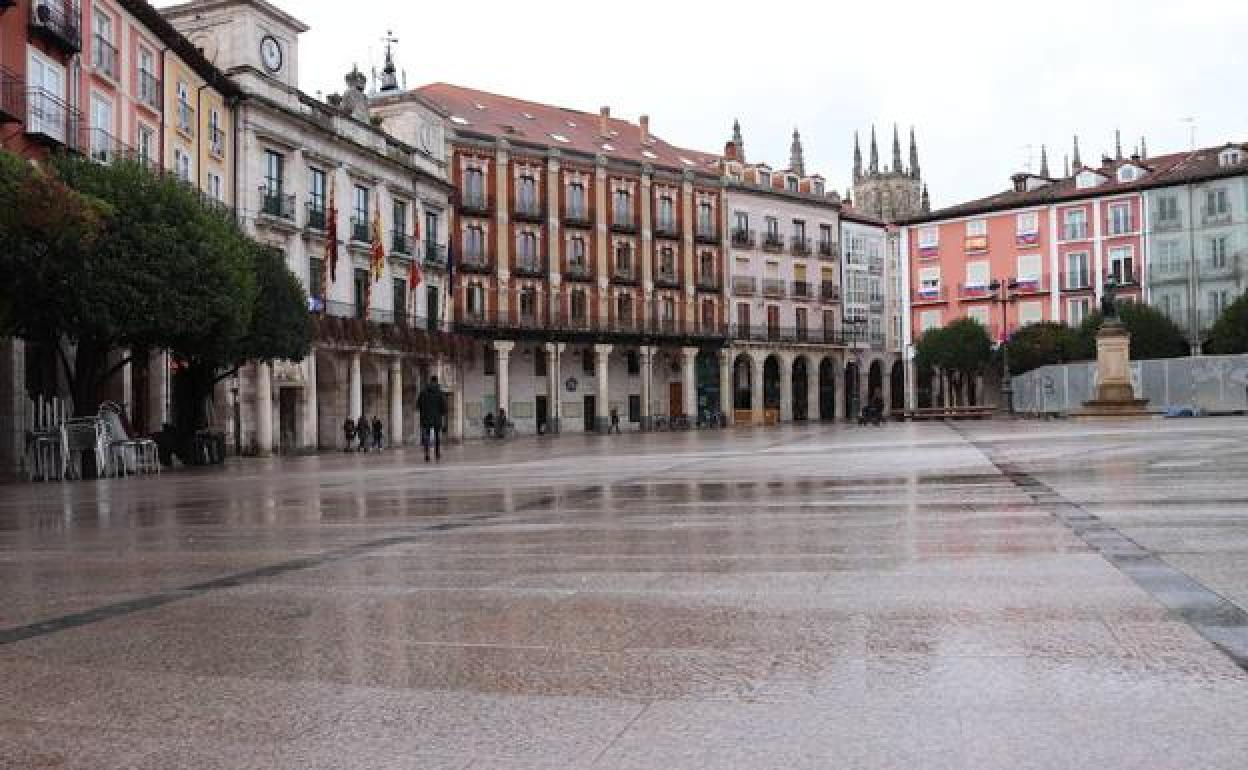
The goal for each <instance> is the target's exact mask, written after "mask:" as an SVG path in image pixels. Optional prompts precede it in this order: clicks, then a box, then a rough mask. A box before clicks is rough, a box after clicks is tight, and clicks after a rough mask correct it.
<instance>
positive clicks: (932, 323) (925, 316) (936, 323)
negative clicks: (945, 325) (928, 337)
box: [919, 310, 940, 333]
mask: <svg viewBox="0 0 1248 770" xmlns="http://www.w3.org/2000/svg"><path fill="white" fill-rule="evenodd" d="M938 328H940V311H939V310H924V311H923V312H922V313H919V332H920V333H922V332H925V331H927V330H929V329H938Z"/></svg>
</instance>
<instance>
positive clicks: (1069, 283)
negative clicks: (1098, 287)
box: [1066, 251, 1091, 289]
mask: <svg viewBox="0 0 1248 770" xmlns="http://www.w3.org/2000/svg"><path fill="white" fill-rule="evenodd" d="M1090 275H1091V274H1090V273H1089V271H1088V253H1087V252H1086V251H1072V252H1071V253H1069V254H1067V255H1066V288H1067V289H1086V288H1088V286H1089V285H1091V280H1090Z"/></svg>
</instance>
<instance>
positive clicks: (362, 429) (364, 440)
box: [355, 415, 369, 452]
mask: <svg viewBox="0 0 1248 770" xmlns="http://www.w3.org/2000/svg"><path fill="white" fill-rule="evenodd" d="M368 434H369V430H368V418H367V417H365V416H364V415H360V419H358V420H356V421H355V437H356V438H358V439H359V440H360V445H359V447H358V448H357V449H356V451H357V452H367V451H368Z"/></svg>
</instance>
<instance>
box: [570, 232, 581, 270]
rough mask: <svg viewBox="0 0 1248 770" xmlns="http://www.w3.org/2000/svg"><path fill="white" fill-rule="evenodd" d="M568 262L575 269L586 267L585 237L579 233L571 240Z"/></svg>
mask: <svg viewBox="0 0 1248 770" xmlns="http://www.w3.org/2000/svg"><path fill="white" fill-rule="evenodd" d="M568 264H569V265H570V266H571V267H573V268H575V269H584V268H585V239H584V238H582V237H580V236H579V235H578V236H576V237H574V238H572V240H571V241H569V249H568Z"/></svg>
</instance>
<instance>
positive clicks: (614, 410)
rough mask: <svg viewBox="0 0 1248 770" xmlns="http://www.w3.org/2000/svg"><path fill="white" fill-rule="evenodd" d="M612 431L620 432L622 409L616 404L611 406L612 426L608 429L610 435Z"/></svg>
mask: <svg viewBox="0 0 1248 770" xmlns="http://www.w3.org/2000/svg"><path fill="white" fill-rule="evenodd" d="M611 431H615V432H616V433H619V432H620V409H619V407H615V406H613V407H611V427H610V428H608V429H607V434H608V435H610V434H611Z"/></svg>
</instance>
